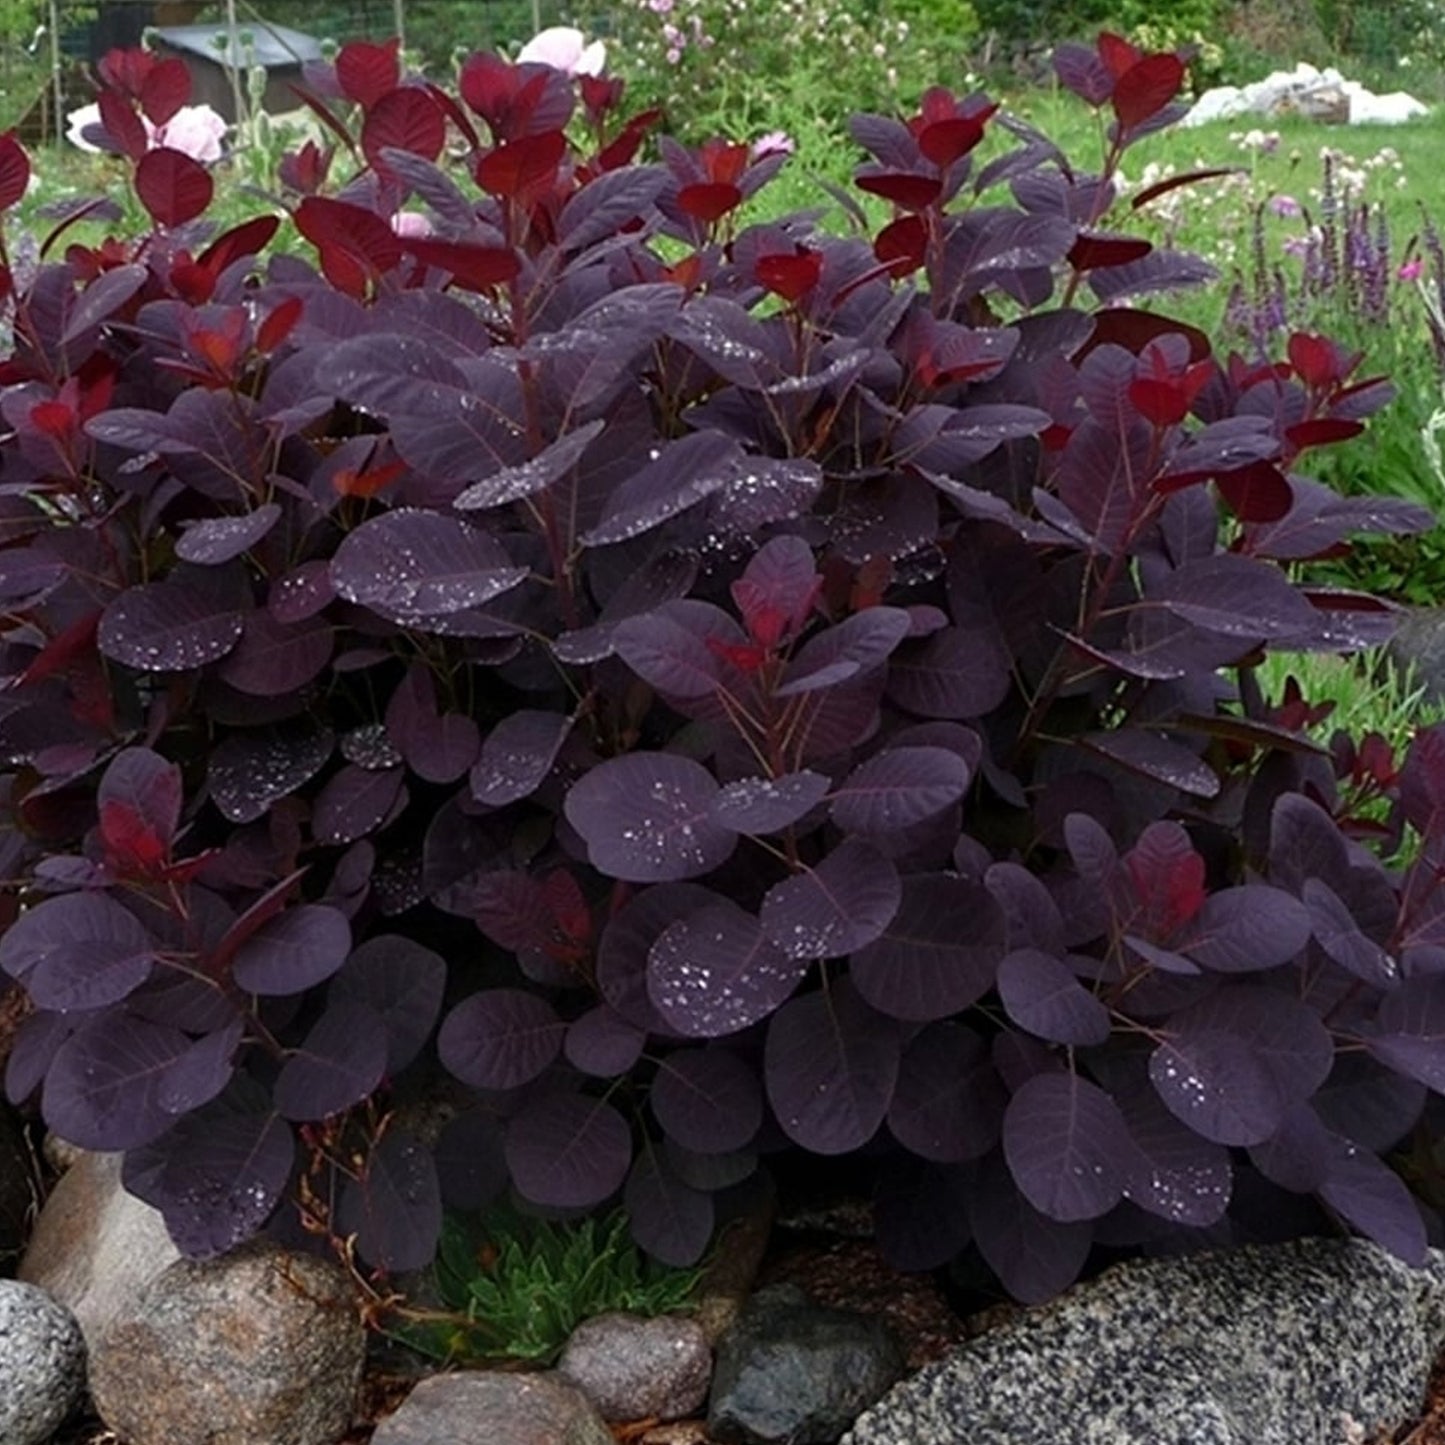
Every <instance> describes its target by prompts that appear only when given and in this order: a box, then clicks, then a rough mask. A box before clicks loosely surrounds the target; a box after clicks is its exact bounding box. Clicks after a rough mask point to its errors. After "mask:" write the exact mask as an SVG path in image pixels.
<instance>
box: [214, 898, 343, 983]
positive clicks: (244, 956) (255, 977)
mask: <svg viewBox="0 0 1445 1445" xmlns="http://www.w3.org/2000/svg"><path fill="white" fill-rule="evenodd" d="M350 952H351V925H350V924H349V923H348V922H347V921H346V919H345V917H344V916H343V915H342V914H340V913H338V912H337V911H336V910H335V909H334V908H326V907H323V906H321V905H319V904H314V903H303V904H302V905H300V906H299V907H296V908H288V909H286V910H285V911H284V912H282V913H278V914H277V915H276V917H275V918H273V919H271V920H270V921H269V922H267V923H263V924H262V925H261V927H260V928H259V929H257V930H256V932H255V933H253V934H252V935H251V937H250V938H248V939H247V940H246V942H245V943H243V944H242V945H241V947H240V949H239V950H238V951H237V953H236V959H235V963H234V964H233V966H232V976H233V977H234V978H235V980H236V982H237V984H238V985H239V986H240V987H241V988H243V989H245V990H246V992H247V993H260V994H292V993H304V992H305V991H306V990H307V989H308V988H311V987H313V986H314V985H315V984H318V983H321V982H322V981H323V980H325V979H328V978H330V977H331V975H332V974H334V973H335V972H336V971H337V970H338V969H339V968H340V967H341V965H342V964H343V963H345V962H346V956H347V954H349V953H350Z"/></svg>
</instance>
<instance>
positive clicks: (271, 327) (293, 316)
mask: <svg viewBox="0 0 1445 1445" xmlns="http://www.w3.org/2000/svg"><path fill="white" fill-rule="evenodd" d="M305 309H306V303H305V302H304V301H303V300H302V299H301V297H299V296H288V297H287V298H286V299H285V300H284V301H283V302H281V304H280V305H279V306H274V307H272V309H271V312H270V314H269V315H268V316H267V317H266V319H265V320H264V321H263V322H262V323H261V324H260V326H258V327H257V328H256V350H257V351H259V352H260V353H261V354H262V356H269V355H270V354H271V353H272V352H273V351H275V349H276V348H277V347H278V346H280V345H281V343H282V342H283V341H285V339H286V338H287V337H288V336H290V334H291V332H292V330H293V329H294V328H295V325H296V323H297V322H298V321H299V320H300V319H301V313H302V311H304V310H305Z"/></svg>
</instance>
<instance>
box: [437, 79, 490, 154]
mask: <svg viewBox="0 0 1445 1445" xmlns="http://www.w3.org/2000/svg"><path fill="white" fill-rule="evenodd" d="M426 93H427V94H428V95H429V96H431V98H432V99H433V100H434V101H435V102H436V103H437V105H438V106H439V107H440V108H441V112H442V114H443V115H444V116H446V117H447V119H448V120H450V121H451V123H452V124H453V125H454V126H456V128H457V129H458V130H459V131H460V132H461V134H462V136H463V138H464V139H465V140H466V143H467V144H468V145H469V146H470V147H471V148H472V149H473V150H474V151H477V150H480V149H481V148H482V142H481V137H480V136H478V135H477V128H476V126H474V125H473V124H472V120H471V117H470V116H469V115H468V114H467V113H466V111H464V110H463V109H462V108H461V106H459V105H458V104H457V103H456V101H454V100H453V99H452V98H451V96H449V95H448V94H447V93H446V91H444V90H443V89H442V88H441V86H439V85H433V84H432V83H431V82H430V81H428V82H427V87H426Z"/></svg>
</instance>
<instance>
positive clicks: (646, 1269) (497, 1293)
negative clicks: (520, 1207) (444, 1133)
mask: <svg viewBox="0 0 1445 1445" xmlns="http://www.w3.org/2000/svg"><path fill="white" fill-rule="evenodd" d="M436 1275H437V1286H438V1290H439V1292H440V1294H441V1297H442V1300H443V1302H444V1304H445V1305H446V1306H447V1308H448V1310H450V1311H451V1313H450V1314H449V1315H447V1314H441V1313H436V1314H432V1315H426V1316H421V1317H417V1318H414V1319H413V1321H412V1322H411V1323H409V1324H404V1325H401V1326H400V1327H398V1329H397V1330H396V1331H395V1334H396V1336H397V1338H399V1339H401V1340H402V1342H403V1343H405V1344H407V1345H410V1346H411V1347H412V1348H413V1349H416V1350H418V1351H420V1352H421V1353H423V1354H428V1355H431V1356H433V1357H435V1358H439V1359H445V1360H448V1361H453V1362H466V1361H476V1360H482V1359H497V1358H502V1359H510V1360H524V1361H527V1362H529V1363H532V1364H550V1363H551V1362H552V1361H553V1360H555V1359H556V1358H557V1356H558V1355H559V1354H560V1353H561V1351H562V1347H563V1346H564V1345H565V1344H566V1343H567V1339H568V1337H569V1336H570V1335H571V1333H572V1331H573V1330H575V1329H576V1328H577V1326H578V1325H579V1324H581V1323H582V1321H583V1320H586V1319H591V1318H593V1317H594V1316H596V1315H600V1314H606V1313H608V1312H610V1311H614V1310H623V1311H626V1312H628V1313H630V1314H638V1315H646V1316H649V1317H650V1316H653V1315H663V1314H673V1313H676V1312H677V1311H679V1310H683V1309H685V1308H686V1307H687V1305H688V1304H689V1302H690V1301H691V1300H692V1298H693V1296H694V1294H695V1293H696V1290H697V1286H698V1281H699V1280H700V1279H701V1277H702V1267H701V1266H694V1267H693V1268H690V1269H678V1268H675V1267H672V1266H669V1265H665V1264H662V1263H660V1262H659V1261H658V1260H656V1259H653V1258H651V1257H650V1256H648V1255H645V1254H643V1252H642V1251H641V1250H640V1249H638V1247H637V1245H636V1244H634V1243H633V1241H632V1239H631V1237H630V1236H629V1234H628V1229H627V1215H626V1213H625V1212H624V1211H623V1210H620V1209H619V1210H614V1211H613V1212H612V1213H611V1214H609V1215H607V1216H605V1217H603V1218H596V1217H593V1218H589V1219H582V1220H574V1221H566V1222H557V1221H552V1220H546V1219H538V1218H535V1217H533V1216H529V1215H524V1214H520V1213H518V1212H517V1211H516V1210H514V1209H511V1208H508V1207H505V1206H499V1207H496V1208H493V1209H490V1210H488V1211H486V1213H485V1214H483V1215H475V1214H473V1215H461V1214H448V1215H447V1216H446V1218H445V1220H444V1222H443V1225H442V1234H441V1243H440V1246H439V1249H438V1252H437V1262H436Z"/></svg>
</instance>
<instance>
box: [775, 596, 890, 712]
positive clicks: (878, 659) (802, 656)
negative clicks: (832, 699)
mask: <svg viewBox="0 0 1445 1445" xmlns="http://www.w3.org/2000/svg"><path fill="white" fill-rule="evenodd" d="M911 626H912V621H911V619H910V618H909V615H908V613H907V612H905V611H904V610H903V609H902V608H901V607H869V608H868V609H866V610H865V611H863V612H855V613H854V614H853V616H851V617H849V618H847V619H846V620H845V621H843V622H840V623H839V624H838V625H837V626H836V627H830V628H828V630H827V631H826V632H820V633H818V635H817V636H816V637H812V638H810V639H809V640H808V641H807V642H806V643H804V644H803V647H802V649H801V650H800V651H799V653H798V655H797V656H796V657H795V658H793V660H792V661H791V662H790V663H789V664H788V670H787V672H786V673H785V674H784V681H783V684H782V686H781V687H779V688H778V689H777V694H776V695H777V696H778V697H793V696H796V695H797V694H798V693H804V692H815V691H817V690H818V689H819V688H827V687H832V686H834V685H835V684H836V683H840V682H844V681H846V680H847V679H848V678H850V677H856V676H858V675H859V674H860V673H865V672H868V671H869V670H871V669H872V668H875V667H878V666H881V665H882V664H883V663H884V662H886V661H887V660H888V658H889V656H890V654H891V653H892V652H893V650H894V649H895V648H896V647H897V646H898V644H899V643H900V642H902V641H903V639H904V638H905V637H907V636H908V632H909V629H910V627H911Z"/></svg>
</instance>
